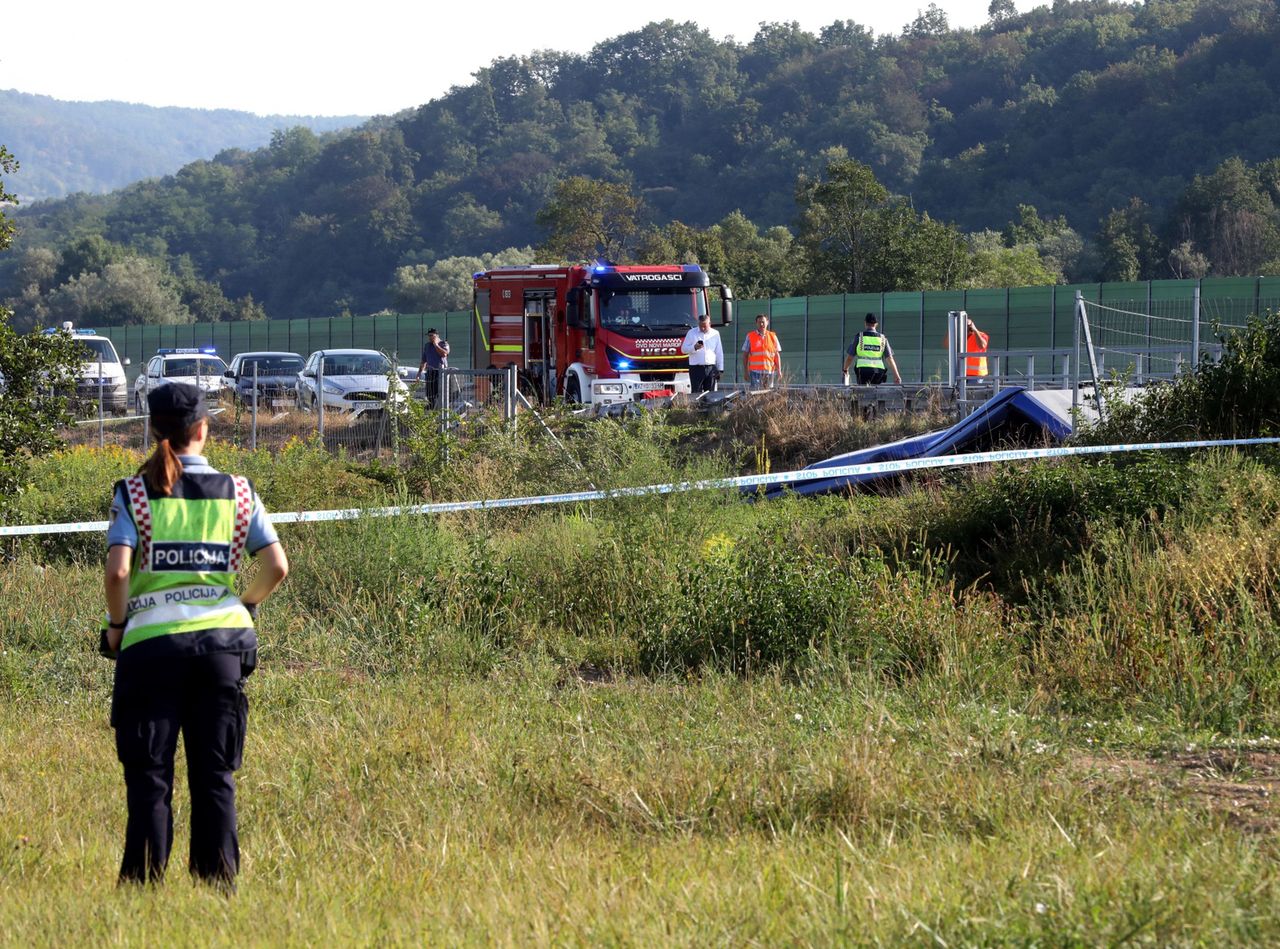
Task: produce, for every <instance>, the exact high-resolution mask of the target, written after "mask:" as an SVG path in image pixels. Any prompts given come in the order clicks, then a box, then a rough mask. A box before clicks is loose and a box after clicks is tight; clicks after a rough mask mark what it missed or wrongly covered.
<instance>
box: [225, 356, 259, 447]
mask: <svg viewBox="0 0 1280 949" xmlns="http://www.w3.org/2000/svg"><path fill="white" fill-rule="evenodd" d="M231 398H232V399H234V398H235V393H234V392H233V393H232V395H231ZM249 450H250V451H257V450H258V360H256V359H255V360H254V361H253V422H252V424H251V425H250V427H249Z"/></svg>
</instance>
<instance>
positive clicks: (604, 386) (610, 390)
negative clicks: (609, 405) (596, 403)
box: [595, 382, 623, 395]
mask: <svg viewBox="0 0 1280 949" xmlns="http://www.w3.org/2000/svg"><path fill="white" fill-rule="evenodd" d="M622 388H623V387H622V383H621V382H597V383H596V384H595V390H596V391H597V392H599V393H600V394H601V395H622Z"/></svg>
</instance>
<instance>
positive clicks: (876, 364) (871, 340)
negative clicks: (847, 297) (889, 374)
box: [841, 313, 902, 386]
mask: <svg viewBox="0 0 1280 949" xmlns="http://www.w3.org/2000/svg"><path fill="white" fill-rule="evenodd" d="M864 322H865V324H866V326H865V328H864V329H863V330H862V332H861V333H860V334H859V335H858V338H857V339H855V340H854V341H853V342H852V343H850V344H849V348H848V349H846V350H845V354H844V365H843V366H842V367H841V372H842V373H843V379H844V384H845V385H848V384H849V367H850V366H851V365H852V366H853V367H854V371H855V372H856V373H857V380H858V385H860V386H878V385H879V384H880V383H882V382H884V380H885V364H886V363H888V365H889V367H890V368H891V369H892V370H893V382H894V385H902V374H901V373H899V372H898V363H897V361H896V360H895V359H894V358H893V347H892V346H890V345H889V338H888V337H887V336H885V335H884V334H883V333H881V332H880V330H879V328H878V324H879V322H880V321H879V319H878V318H877V317H876V315H875V314H874V313H868V314H867V316H866V319H865V321H864Z"/></svg>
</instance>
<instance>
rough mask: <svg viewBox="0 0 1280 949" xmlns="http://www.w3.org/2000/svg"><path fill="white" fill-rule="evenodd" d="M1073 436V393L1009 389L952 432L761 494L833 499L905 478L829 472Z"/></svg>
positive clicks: (839, 460)
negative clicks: (887, 480)
mask: <svg viewBox="0 0 1280 949" xmlns="http://www.w3.org/2000/svg"><path fill="white" fill-rule="evenodd" d="M1064 395H1065V398H1064ZM1070 434H1071V413H1070V393H1069V392H1067V393H1058V392H1029V391H1027V390H1026V389H1022V388H1011V389H1003V390H1001V391H1000V392H997V393H996V394H995V395H993V396H992V397H991V398H990V399H988V400H987V401H986V402H985V403H983V404H982V405H981V406H980V407H979V408H977V409H975V410H974V412H973V413H972V414H970V415H969V416H968V417H967V418H964V419H962V420H961V421H959V422H957V423H956V424H955V425H952V426H951V427H950V428H946V429H943V430H941V431H938V432H929V433H927V434H924V435H916V436H914V437H912V438H904V439H902V440H901V441H896V442H890V443H889V444H888V445H877V446H875V447H874V448H862V449H859V450H858V451H851V452H848V453H846V454H843V455H836V456H835V457H834V458H827V459H826V460H824V461H818V462H815V463H814V464H812V465H809V466H808V467H807V468H805V469H804V470H805V471H813V472H814V480H812V481H804V482H800V483H798V484H794V485H786V486H784V485H781V484H779V485H767V486H765V487H764V488H763V489H757V490H762V491H763V493H764V496H765V497H768V498H773V497H778V496H779V495H781V494H782V493H783V491H786V490H789V491H793V492H795V493H796V494H827V493H830V492H833V491H843V490H847V489H849V488H852V487H855V486H857V485H865V484H870V483H871V482H874V481H879V480H882V479H885V478H894V477H899V475H894V474H879V473H871V474H865V475H849V476H844V477H839V478H823V477H822V475H821V472H822V469H823V468H832V467H836V466H840V465H859V464H872V463H874V462H878V461H901V460H903V459H906V458H933V457H937V456H939V455H954V454H958V453H960V452H965V451H975V450H982V449H983V448H985V447H989V446H991V445H995V444H997V443H1001V442H1008V441H1013V440H1018V441H1023V442H1026V441H1036V442H1038V443H1040V444H1045V443H1050V442H1060V441H1062V440H1064V439H1065V438H1067V436H1069V435H1070Z"/></svg>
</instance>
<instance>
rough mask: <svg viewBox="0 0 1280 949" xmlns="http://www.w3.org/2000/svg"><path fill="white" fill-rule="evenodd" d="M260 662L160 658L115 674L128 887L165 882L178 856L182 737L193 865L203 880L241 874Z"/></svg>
mask: <svg viewBox="0 0 1280 949" xmlns="http://www.w3.org/2000/svg"><path fill="white" fill-rule="evenodd" d="M255 662H256V655H255V654H252V653H250V654H242V653H238V652H220V653H211V654H208V655H203V656H181V657H171V656H170V657H163V658H161V657H157V658H154V659H144V660H141V661H132V662H131V661H130V660H129V657H128V655H127V651H126V654H125V655H124V656H123V657H122V660H121V661H120V663H119V664H118V665H117V667H116V682H115V692H114V694H113V696H112V700H111V724H112V725H113V726H114V727H115V730H116V753H117V755H118V756H119V758H120V763H121V764H122V765H123V766H124V783H125V794H126V797H127V800H128V812H129V819H128V823H127V825H126V827H125V835H124V860H123V861H122V862H121V864H120V880H121V881H122V882H145V881H148V880H150V881H154V882H159V881H160V880H162V879H163V878H164V871H165V867H166V866H167V865H168V862H169V851H170V850H171V849H172V848H173V770H174V755H175V753H176V752H177V748H178V734H179V732H181V733H182V738H183V748H184V750H185V751H186V757H187V783H188V786H189V787H190V790H191V857H190V862H189V867H190V870H191V873H192V875H193V876H195V877H196V878H197V879H200V880H204V881H208V882H211V883H218V884H224V885H225V884H230V883H232V882H233V881H234V880H235V876H236V874H237V873H238V872H239V870H240V841H239V837H238V835H237V832H236V781H235V772H236V770H237V769H238V768H239V767H240V760H241V756H242V754H243V752H244V735H245V726H246V723H247V720H248V713H249V702H248V699H247V698H246V697H245V693H244V685H245V679H246V678H248V676H249V674H250V673H251V672H252V671H253V665H254V663H255Z"/></svg>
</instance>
